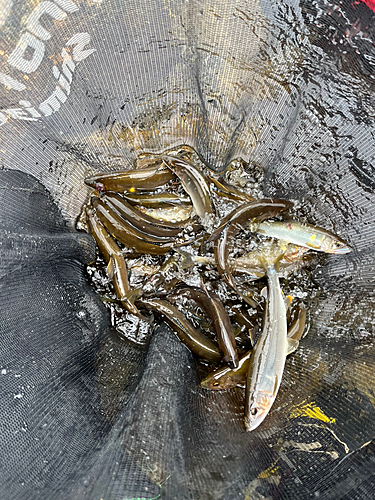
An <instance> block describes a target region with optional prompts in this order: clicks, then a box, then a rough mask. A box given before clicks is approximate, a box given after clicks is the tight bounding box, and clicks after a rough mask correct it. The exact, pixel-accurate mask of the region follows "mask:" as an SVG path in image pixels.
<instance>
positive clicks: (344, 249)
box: [332, 245, 353, 255]
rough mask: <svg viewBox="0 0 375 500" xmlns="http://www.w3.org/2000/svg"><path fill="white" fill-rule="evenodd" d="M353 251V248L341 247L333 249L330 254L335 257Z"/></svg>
mask: <svg viewBox="0 0 375 500" xmlns="http://www.w3.org/2000/svg"><path fill="white" fill-rule="evenodd" d="M352 251H353V248H352V247H351V246H349V245H345V246H342V247H340V248H335V249H334V250H332V253H333V254H335V255H343V254H345V253H350V252H352Z"/></svg>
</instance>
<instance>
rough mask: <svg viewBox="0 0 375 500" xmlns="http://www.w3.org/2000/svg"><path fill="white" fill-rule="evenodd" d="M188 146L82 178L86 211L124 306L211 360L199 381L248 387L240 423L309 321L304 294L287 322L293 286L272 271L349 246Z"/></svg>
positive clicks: (248, 421)
mask: <svg viewBox="0 0 375 500" xmlns="http://www.w3.org/2000/svg"><path fill="white" fill-rule="evenodd" d="M192 151H193V150H191V149H190V148H187V147H181V148H179V149H176V150H173V151H170V152H166V153H164V154H160V155H152V154H146V155H143V156H141V157H139V158H138V159H137V161H136V164H135V168H134V169H132V170H127V171H124V172H115V173H109V174H102V175H97V176H95V177H91V178H88V179H85V183H86V184H87V185H89V186H91V187H92V188H93V189H94V191H93V192H92V194H91V197H90V200H89V202H88V203H87V205H86V206H85V207H84V217H83V218H84V221H85V224H86V228H87V229H88V231H89V232H91V234H92V235H93V237H94V239H95V241H96V243H97V245H98V248H99V252H100V254H101V256H102V257H103V258H104V260H105V262H106V265H107V274H108V277H109V278H110V279H111V280H112V283H113V287H114V290H115V293H116V296H117V298H118V301H120V302H121V304H122V306H123V307H124V308H125V309H126V311H128V312H129V313H130V314H132V315H135V316H138V317H139V318H142V319H143V320H145V319H146V320H147V318H149V317H150V314H151V316H152V313H155V314H156V315H160V316H161V317H163V318H164V319H165V320H166V321H167V322H168V324H169V325H170V326H171V327H172V328H173V330H174V331H175V332H176V334H177V335H178V337H179V338H180V340H181V341H182V342H183V343H184V344H185V345H186V346H187V347H188V348H189V349H190V350H191V351H192V352H193V353H194V354H196V355H197V356H199V357H200V358H202V359H203V360H206V361H207V362H210V363H212V364H214V365H216V366H214V368H215V369H214V370H213V371H211V373H209V374H208V376H207V377H206V378H205V379H203V380H202V381H201V387H203V388H206V389H220V390H227V389H230V388H232V387H235V386H237V385H238V386H241V387H245V388H246V390H245V417H244V422H245V428H246V430H254V429H256V428H257V427H258V426H259V425H260V424H261V423H262V421H263V420H264V418H265V417H266V415H267V414H268V413H269V411H270V408H271V406H272V404H273V402H274V400H275V398H276V395H277V393H278V390H279V387H280V384H281V380H282V376H283V371H284V366H285V360H286V357H287V355H288V354H290V353H291V352H293V351H294V350H295V349H296V348H297V346H298V341H299V339H300V338H301V337H302V335H303V331H304V327H305V321H306V310H305V306H304V304H303V303H302V302H301V303H300V304H299V305H298V306H297V308H296V309H295V311H294V318H293V320H290V322H289V323H290V324H289V327H288V319H287V318H288V315H290V311H289V309H290V308H289V305H290V302H291V299H292V297H290V296H286V297H285V296H284V295H283V292H282V291H281V288H280V283H279V277H280V276H281V277H287V276H289V275H290V274H291V273H294V272H296V271H297V270H300V269H301V268H303V267H304V266H309V265H311V263H312V259H311V257H312V254H311V250H313V251H318V252H325V253H329V254H344V253H347V252H350V251H351V248H350V247H349V245H348V244H347V243H346V242H345V241H343V240H341V239H340V238H339V237H338V236H336V235H334V234H333V233H331V232H329V231H327V230H325V229H322V228H319V227H315V226H311V225H309V224H306V223H301V222H298V221H297V220H288V219H287V220H284V219H281V215H282V214H285V213H287V212H288V211H290V210H291V209H292V206H293V205H292V203H291V202H290V201H287V200H282V199H256V198H254V197H253V196H251V195H250V194H249V193H247V192H246V191H245V190H241V189H239V188H237V187H235V186H233V185H231V184H230V183H228V182H226V181H225V180H223V178H221V177H219V176H217V175H215V174H214V173H212V172H210V171H209V170H208V169H202V168H201V167H198V166H196V165H195V164H194V162H193V161H192V157H193V153H192ZM262 279H265V280H266V282H267V287H264V283H263V284H262ZM258 280H261V281H258ZM132 281H133V282H134V285H133V286H132V284H131V283H132ZM257 283H260V284H259V285H257ZM136 285H137V286H136ZM249 311H251V312H252V314H249ZM254 313H256V316H255V317H256V318H258V317H259V316H260V321H258V322H257V323H260V324H261V325H262V326H261V328H259V326H258V324H257V323H256V324H254V321H252V319H253V318H252V315H253V316H254ZM145 314H146V316H145Z"/></svg>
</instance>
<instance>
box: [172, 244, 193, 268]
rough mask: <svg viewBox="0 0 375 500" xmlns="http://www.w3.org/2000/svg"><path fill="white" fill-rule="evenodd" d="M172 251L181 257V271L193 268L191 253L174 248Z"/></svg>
mask: <svg viewBox="0 0 375 500" xmlns="http://www.w3.org/2000/svg"><path fill="white" fill-rule="evenodd" d="M174 250H175V251H176V252H177V253H179V254H180V255H181V256H182V257H183V259H182V262H181V269H189V267H192V266H194V260H193V256H192V254H191V253H189V252H186V251H185V250H181V248H176V247H175V248H174Z"/></svg>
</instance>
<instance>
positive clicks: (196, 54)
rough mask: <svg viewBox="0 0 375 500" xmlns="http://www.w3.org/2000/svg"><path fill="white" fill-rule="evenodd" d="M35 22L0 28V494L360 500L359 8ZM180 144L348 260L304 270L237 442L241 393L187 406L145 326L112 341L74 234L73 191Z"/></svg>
mask: <svg viewBox="0 0 375 500" xmlns="http://www.w3.org/2000/svg"><path fill="white" fill-rule="evenodd" d="M46 4H48V2H37V3H35V2H34V3H30V4H29V3H26V4H25V3H24V2H21V1H14V2H12V1H10V0H7V1H6V2H5V3H4V6H3V7H2V9H3V10H2V12H1V13H0V24H1V25H2V29H3V38H2V39H1V42H0V44H1V50H3V51H4V53H2V54H1V59H0V60H1V63H2V67H1V69H0V71H1V73H0V81H1V85H0V103H1V108H2V111H1V113H2V114H1V115H0V123H2V125H1V127H0V133H1V139H0V141H1V153H0V155H1V168H2V171H1V172H0V189H1V198H0V227H1V229H2V231H1V233H0V248H1V254H0V272H1V274H0V287H1V297H2V300H1V304H0V308H1V314H0V329H1V339H2V341H1V344H0V353H1V354H0V380H1V385H0V390H1V401H2V412H1V414H2V416H1V419H0V426H1V428H0V440H1V446H0V450H1V452H0V453H1V460H0V464H1V465H0V467H1V474H0V477H1V479H0V492H1V494H0V496H1V497H2V498H7V499H17V500H19V499H22V500H23V499H26V498H27V499H34V498H35V499H36V498H38V499H46V500H47V499H48V500H50V499H63V498H64V499H75V498H82V499H88V500H91V499H93V500H94V499H99V498H103V499H106V500H112V499H120V498H121V499H122V500H125V499H127V500H129V499H136V498H137V499H148V500H149V499H152V498H156V497H158V496H159V495H160V496H159V498H165V499H179V500H180V499H181V500H182V499H194V500H195V499H204V500H208V499H211V498H212V499H215V500H216V499H225V500H232V499H237V498H242V499H245V500H249V499H251V500H253V499H268V498H274V499H276V498H277V499H288V500H289V499H300V498H305V499H309V498H311V499H313V498H320V499H346V498H351V499H367V498H371V497H372V496H373V495H374V491H375V478H374V460H375V459H374V441H373V440H374V437H375V429H374V427H375V410H374V405H375V399H374V386H375V384H374V382H375V380H374V373H375V366H374V364H375V357H374V345H373V343H374V329H373V328H374V327H373V325H374V322H375V318H374V301H375V297H374V280H375V266H374V250H373V248H374V240H375V228H374V218H375V210H374V201H375V196H374V180H373V174H374V171H373V165H374V147H373V144H374V122H375V97H374V74H375V73H374V65H375V64H374V56H375V53H374V45H373V41H374V13H373V11H372V10H371V6H372V2H371V1H370V0H367V1H366V2H360V3H358V4H357V3H353V4H350V3H349V2H342V3H338V2H337V3H329V4H328V3H326V2H306V1H302V2H300V3H298V2H277V3H269V2H263V1H259V2H256V1H247V2H245V1H240V2H234V1H233V2H232V1H231V2H225V4H223V3H222V2H213V3H207V2H153V1H150V2H144V3H143V5H142V9H140V8H139V3H137V2H132V1H129V2H115V1H106V0H104V1H102V2H99V1H94V0H92V1H77V2H73V1H70V0H64V1H62V0H61V1H57V0H56V1H55V2H51V3H50V4H49V5H50V7H48V9H52V7H51V5H52V6H53V9H52V10H49V11H47V13H44V14H43V16H42V15H41V12H42V9H44V8H47V7H46ZM38 9H39V10H38ZM64 13H65V14H66V15H64ZM39 14H40V15H41V17H40V18H39V17H38V16H39ZM52 17H54V18H55V20H54V21H53V20H52ZM38 20H39V21H38ZM38 23H39V24H38ZM43 30H44V31H43ZM35 40H36V41H35ZM26 44H29V48H27V46H26ZM64 49H65V52H64ZM4 75H5V76H4ZM46 82H47V83H46ZM51 96H54V98H52V97H51ZM30 119H31V120H30ZM183 143H185V144H188V145H190V146H192V147H194V148H195V149H196V150H197V151H198V153H199V154H200V156H201V158H202V160H203V161H204V162H205V163H206V164H207V165H209V166H210V167H211V168H213V169H214V170H216V171H219V170H221V169H223V168H224V167H225V165H227V164H228V163H229V161H231V160H232V159H233V158H236V157H242V158H243V159H245V160H246V161H250V162H254V163H255V164H256V165H257V166H258V168H259V166H260V167H261V168H262V169H264V172H265V180H264V183H263V186H262V187H263V190H264V192H265V194H266V195H268V196H273V197H286V198H292V199H297V200H300V203H301V205H303V206H308V210H307V213H308V218H309V222H311V223H314V224H317V225H320V226H323V227H326V228H327V229H330V230H333V231H335V232H337V233H338V234H339V235H340V236H342V237H343V238H344V239H346V240H348V241H349V242H350V244H351V245H352V246H353V247H354V252H353V253H351V254H348V255H345V256H340V257H335V256H332V258H329V259H327V261H326V262H325V264H324V266H322V267H319V268H317V269H316V270H315V271H314V273H313V280H315V282H316V284H317V285H319V286H320V287H321V288H322V290H323V292H322V293H321V294H319V295H318V296H317V297H316V298H315V299H314V301H313V304H312V305H311V306H310V310H309V321H310V331H309V333H308V336H307V337H306V338H305V339H304V340H303V342H301V345H300V347H299V349H298V350H297V351H296V353H294V354H293V355H292V356H291V357H290V358H289V359H288V361H287V364H286V370H285V374H284V377H283V382H282V386H281V389H280V392H279V395H278V401H277V403H275V405H274V407H273V409H272V411H271V413H270V415H269V416H268V418H267V419H266V420H265V422H264V423H263V424H262V426H261V427H259V429H257V430H256V431H254V432H252V433H245V431H244V429H243V423H242V415H243V391H242V390H241V389H235V390H232V391H229V392H225V393H211V392H208V391H204V390H202V389H200V388H199V379H200V371H199V370H198V371H197V367H196V362H195V359H194V357H193V356H192V355H191V354H190V353H189V351H188V350H187V349H186V348H185V347H184V346H183V345H182V344H181V343H180V342H179V341H178V340H177V339H176V337H175V335H174V334H173V332H172V331H171V330H170V329H168V328H167V327H166V326H165V325H161V326H160V328H159V329H158V330H157V331H156V332H155V334H154V335H153V336H152V338H151V339H150V342H149V343H148V344H146V345H143V346H140V345H136V344H135V343H132V342H129V341H126V340H125V339H124V336H123V334H121V336H120V335H119V334H118V332H116V331H115V330H114V329H113V328H111V325H110V317H109V315H108V313H107V310H106V308H105V307H104V305H103V304H102V303H101V299H100V297H99V296H98V295H97V294H95V292H94V291H93V289H92V288H90V286H89V280H88V277H87V275H86V272H85V265H86V264H87V263H88V262H90V260H91V259H92V256H93V252H94V245H93V242H92V239H91V238H90V237H89V236H88V235H85V234H83V233H77V232H76V231H75V230H74V223H75V219H76V217H77V216H78V214H79V213H80V210H81V207H82V204H83V203H84V202H85V200H86V197H87V194H88V191H89V190H88V189H87V187H86V186H85V185H84V183H83V179H84V177H85V176H88V175H93V174H94V173H96V172H99V171H110V170H111V171H113V170H119V169H123V168H127V167H130V166H131V164H132V161H133V160H134V158H136V157H137V155H138V154H139V153H141V152H142V151H155V152H160V151H163V150H164V149H167V148H169V147H172V146H174V145H178V144H183Z"/></svg>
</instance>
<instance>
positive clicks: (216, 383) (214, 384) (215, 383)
mask: <svg viewBox="0 0 375 500" xmlns="http://www.w3.org/2000/svg"><path fill="white" fill-rule="evenodd" d="M212 385H213V386H214V387H217V386H218V385H220V384H219V382H214V383H213V384H212Z"/></svg>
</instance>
